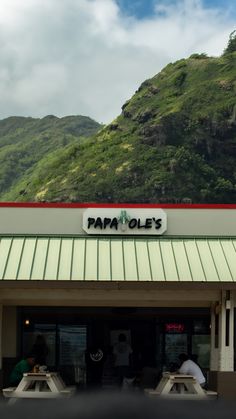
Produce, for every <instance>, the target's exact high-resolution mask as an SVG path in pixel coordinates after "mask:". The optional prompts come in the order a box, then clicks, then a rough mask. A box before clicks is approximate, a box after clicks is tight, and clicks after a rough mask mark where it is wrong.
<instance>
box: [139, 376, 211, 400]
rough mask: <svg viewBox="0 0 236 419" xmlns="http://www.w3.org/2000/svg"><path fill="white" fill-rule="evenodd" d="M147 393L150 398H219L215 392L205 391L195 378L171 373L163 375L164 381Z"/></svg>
mask: <svg viewBox="0 0 236 419" xmlns="http://www.w3.org/2000/svg"><path fill="white" fill-rule="evenodd" d="M145 392H146V393H147V394H149V395H150V396H155V395H156V396H164V397H171V398H177V399H180V398H182V399H194V400H195V399H206V398H208V397H210V396H212V397H213V396H215V397H216V396H217V393H215V392H207V391H205V390H204V389H203V388H202V387H201V386H200V384H199V382H198V381H197V380H196V378H195V377H194V376H192V375H184V374H177V373H170V372H164V373H163V375H162V379H161V380H160V382H159V384H158V385H157V387H156V388H155V389H152V390H150V389H146V390H145ZM213 393H214V394H213Z"/></svg>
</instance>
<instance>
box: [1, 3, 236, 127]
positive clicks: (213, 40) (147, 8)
mask: <svg viewBox="0 0 236 419" xmlns="http://www.w3.org/2000/svg"><path fill="white" fill-rule="evenodd" d="M234 29H236V0H0V119H3V118H6V117H8V116H12V115H20V116H33V117H43V116H45V115H48V114H54V115H57V116H65V115H88V116H90V117H92V118H94V119H96V120H97V121H99V122H103V123H108V122H110V121H111V120H112V119H114V118H115V117H116V116H117V115H118V114H119V113H120V111H121V106H122V104H123V103H124V102H125V101H126V100H127V99H128V98H130V97H131V96H132V95H133V93H134V92H135V90H136V89H137V88H138V86H139V85H140V84H141V82H142V81H144V80H145V79H147V78H149V77H152V76H154V75H155V74H156V73H158V72H159V71H160V70H161V68H163V67H164V66H165V65H166V64H168V63H169V62H171V61H172V62H173V61H175V60H177V59H179V58H182V57H187V56H189V55H190V54H192V53H193V52H206V53H208V54H210V55H219V54H221V53H222V51H223V49H224V47H225V46H226V44H227V40H228V37H229V34H230V32H232V31H233V30H234Z"/></svg>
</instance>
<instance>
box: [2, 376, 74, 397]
mask: <svg viewBox="0 0 236 419" xmlns="http://www.w3.org/2000/svg"><path fill="white" fill-rule="evenodd" d="M74 392H75V387H66V385H65V383H64V381H63V380H62V378H61V376H60V374H59V373H57V372H37V373H32V372H29V373H25V374H24V375H23V378H22V380H21V381H20V383H19V384H18V386H17V387H8V388H4V389H3V395H4V397H7V398H10V401H9V403H11V404H12V403H14V402H15V401H16V400H17V399H23V398H35V399H37V398H45V399H52V398H62V397H70V396H71V395H73V393H74Z"/></svg>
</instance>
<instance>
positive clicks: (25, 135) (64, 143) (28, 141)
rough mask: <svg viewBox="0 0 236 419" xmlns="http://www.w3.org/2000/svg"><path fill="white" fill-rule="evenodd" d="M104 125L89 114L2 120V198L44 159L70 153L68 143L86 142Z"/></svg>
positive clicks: (0, 170) (0, 166)
mask: <svg viewBox="0 0 236 419" xmlns="http://www.w3.org/2000/svg"><path fill="white" fill-rule="evenodd" d="M100 128H101V125H100V124H98V123H97V122H95V121H93V120H92V119H90V118H88V117H85V116H68V117H65V118H57V117H55V116H53V115H48V116H46V117H45V118H42V119H34V118H23V117H10V118H6V119H3V120H0V197H2V196H3V195H4V194H5V193H6V192H8V191H9V190H10V189H11V188H12V187H14V186H15V184H18V183H20V182H21V180H22V179H30V178H31V176H32V174H33V173H34V170H35V167H36V166H37V165H38V164H41V162H43V161H44V159H46V160H47V161H48V163H49V162H50V161H52V160H53V159H54V158H55V156H57V155H60V153H61V152H62V153H66V152H67V149H68V146H70V145H72V144H78V143H80V142H83V141H86V140H87V138H86V137H90V136H91V135H93V134H94V133H96V132H97V131H98V130H99V129H100Z"/></svg>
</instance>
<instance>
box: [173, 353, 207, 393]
mask: <svg viewBox="0 0 236 419" xmlns="http://www.w3.org/2000/svg"><path fill="white" fill-rule="evenodd" d="M179 360H180V362H181V367H180V368H179V371H178V372H179V374H186V375H193V376H194V377H195V378H196V380H197V381H198V382H199V384H200V386H201V387H204V386H205V384H206V379H205V377H204V375H203V373H202V370H201V368H200V367H199V365H197V364H196V363H195V362H193V361H192V360H191V359H190V358H189V357H188V355H186V354H180V355H179Z"/></svg>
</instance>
